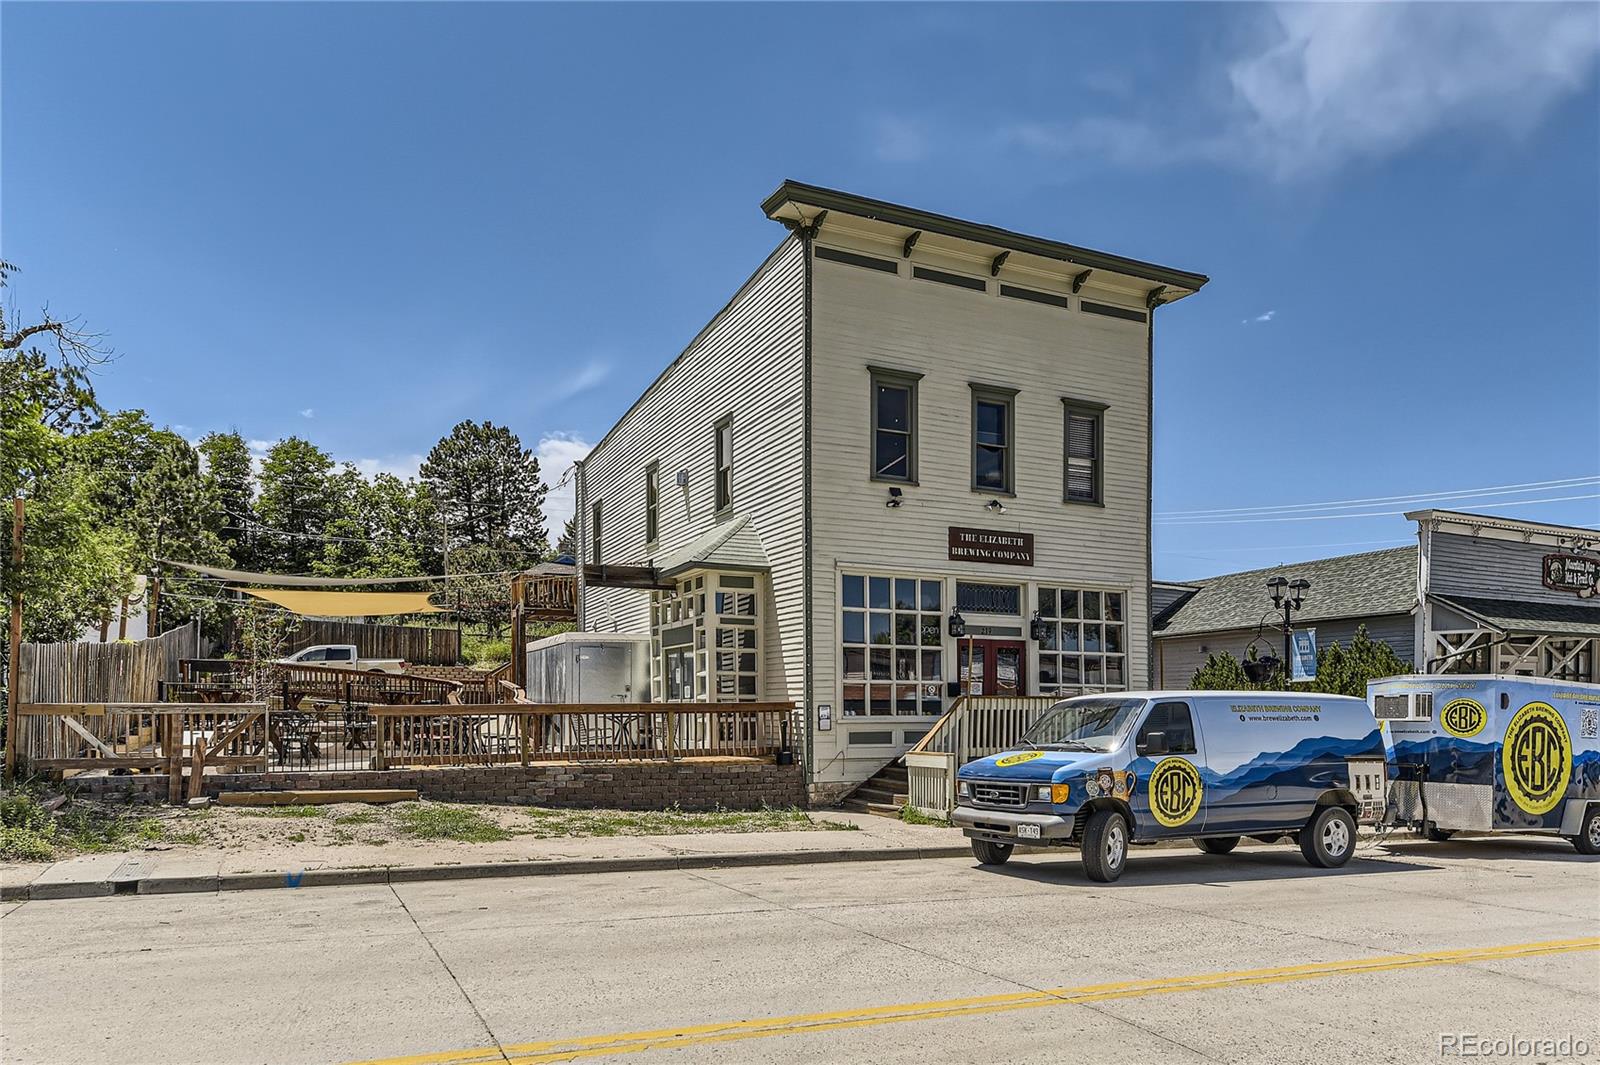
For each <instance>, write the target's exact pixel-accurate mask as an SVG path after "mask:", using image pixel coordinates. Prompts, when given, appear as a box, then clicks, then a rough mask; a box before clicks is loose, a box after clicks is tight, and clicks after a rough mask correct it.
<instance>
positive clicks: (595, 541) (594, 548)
mask: <svg viewBox="0 0 1600 1065" xmlns="http://www.w3.org/2000/svg"><path fill="white" fill-rule="evenodd" d="M589 561H591V562H593V563H594V564H595V565H599V564H600V562H601V561H602V557H601V554H600V504H599V502H598V501H597V502H596V503H595V504H594V506H592V507H590V508H589Z"/></svg>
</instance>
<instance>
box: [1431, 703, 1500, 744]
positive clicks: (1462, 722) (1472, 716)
mask: <svg viewBox="0 0 1600 1065" xmlns="http://www.w3.org/2000/svg"><path fill="white" fill-rule="evenodd" d="M1488 723H1489V712H1488V711H1487V710H1485V709H1484V708H1483V704H1482V703H1480V702H1477V701H1476V700H1474V699H1452V700H1450V701H1449V702H1448V703H1445V704H1444V709H1443V710H1441V711H1439V724H1441V725H1443V726H1444V730H1445V731H1446V732H1448V733H1450V735H1452V736H1460V737H1461V738H1462V739H1464V740H1470V739H1471V738H1472V737H1474V736H1476V735H1477V734H1478V733H1480V732H1482V731H1483V726H1485V725H1487V724H1488Z"/></svg>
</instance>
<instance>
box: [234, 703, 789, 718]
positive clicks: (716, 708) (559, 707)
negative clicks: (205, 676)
mask: <svg viewBox="0 0 1600 1065" xmlns="http://www.w3.org/2000/svg"><path fill="white" fill-rule="evenodd" d="M238 705H245V704H238ZM365 709H366V711H367V713H369V714H371V715H372V716H373V717H482V716H484V715H486V714H487V715H500V714H507V715H509V714H519V715H527V716H529V717H562V716H565V715H572V716H586V715H605V716H610V717H649V716H651V715H654V714H762V713H765V714H772V713H787V712H789V711H792V710H793V709H794V704H793V703H469V704H467V705H462V706H452V705H449V704H444V705H421V706H377V705H373V706H368V707H366V708H365Z"/></svg>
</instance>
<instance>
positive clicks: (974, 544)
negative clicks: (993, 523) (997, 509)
mask: <svg viewBox="0 0 1600 1065" xmlns="http://www.w3.org/2000/svg"><path fill="white" fill-rule="evenodd" d="M950 558H951V560H952V561H961V562H995V563H998V564H1000V565H1002V566H1031V565H1033V534H1032V533H1025V532H1000V531H997V530H993V529H963V528H961V527H959V526H956V525H952V526H950Z"/></svg>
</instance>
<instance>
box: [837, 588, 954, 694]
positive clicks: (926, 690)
mask: <svg viewBox="0 0 1600 1065" xmlns="http://www.w3.org/2000/svg"><path fill="white" fill-rule="evenodd" d="M840 603H841V607H842V609H841V615H840V628H839V632H840V644H841V648H840V656H839V664H840V669H841V671H842V674H843V681H844V688H843V701H842V704H841V707H842V713H843V714H844V715H845V716H847V717H862V716H872V715H898V716H904V717H915V716H925V717H932V716H936V715H938V714H941V713H943V712H944V690H943V689H944V661H943V658H944V655H943V651H942V645H943V623H944V610H943V608H944V588H943V584H942V583H941V582H940V581H938V580H925V579H922V578H918V577H882V576H873V575H870V574H846V575H845V576H844V577H843V578H842V586H841V589H840Z"/></svg>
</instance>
